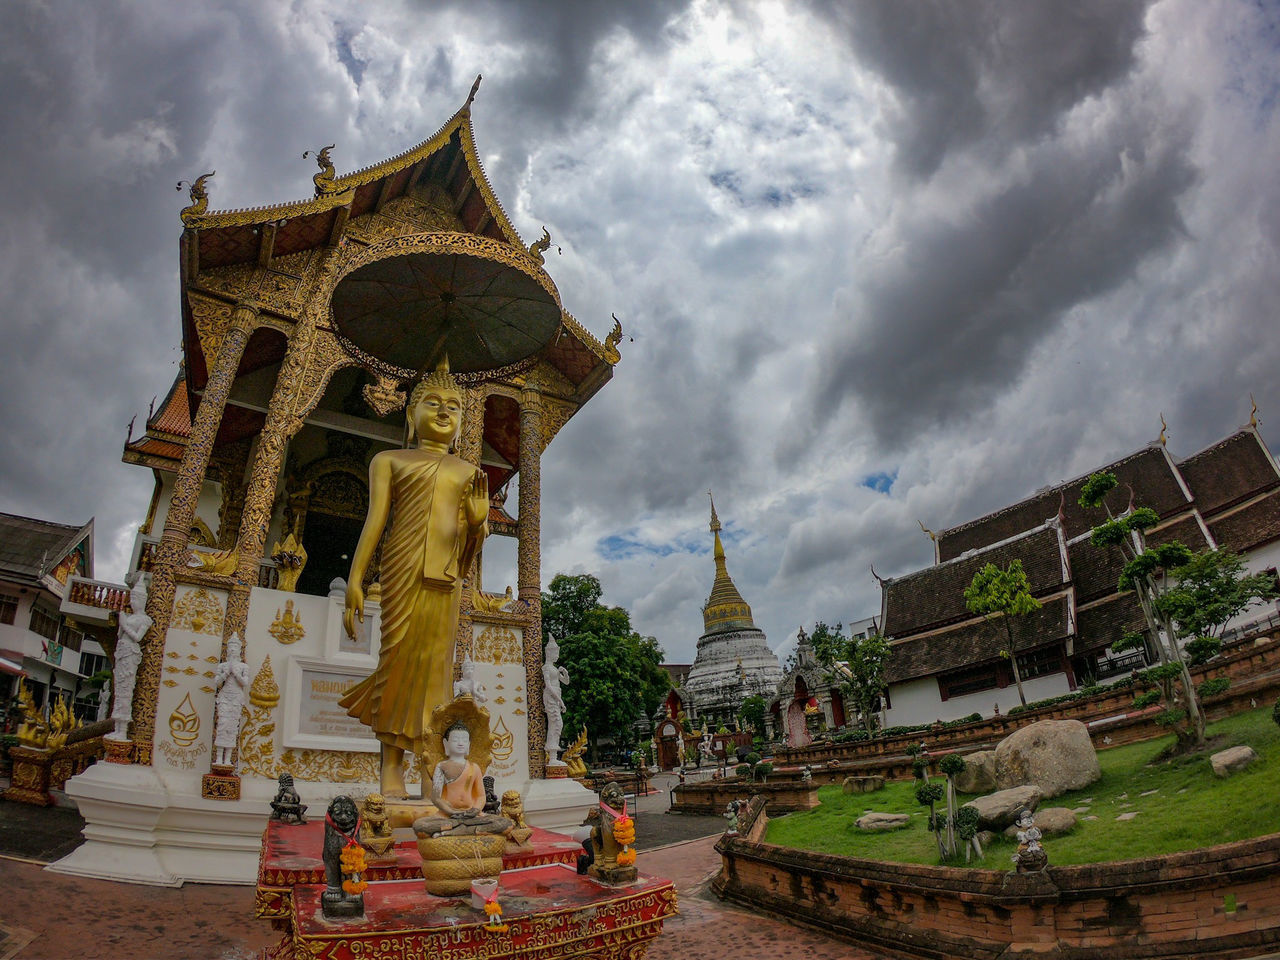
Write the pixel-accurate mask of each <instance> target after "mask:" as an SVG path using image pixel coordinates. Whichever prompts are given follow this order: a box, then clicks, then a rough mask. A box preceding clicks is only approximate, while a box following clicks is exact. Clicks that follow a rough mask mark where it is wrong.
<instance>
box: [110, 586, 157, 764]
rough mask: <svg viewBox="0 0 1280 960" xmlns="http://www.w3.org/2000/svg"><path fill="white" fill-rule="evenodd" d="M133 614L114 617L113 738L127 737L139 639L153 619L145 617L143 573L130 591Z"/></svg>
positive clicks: (140, 657)
mask: <svg viewBox="0 0 1280 960" xmlns="http://www.w3.org/2000/svg"><path fill="white" fill-rule="evenodd" d="M129 606H130V608H131V609H132V610H133V612H132V613H125V612H124V611H123V610H122V611H120V614H119V616H118V617H117V619H118V622H119V631H118V634H117V638H116V655H115V664H114V666H113V669H112V684H111V686H112V690H113V696H112V705H111V719H112V720H113V721H115V725H116V728H115V730H113V731H112V733H111V739H113V740H128V739H129V721H130V720H131V719H133V687H134V684H135V682H136V681H137V679H138V664H140V663H141V662H142V641H143V638H144V637H146V635H147V631H148V630H150V629H151V624H152V623H153V622H154V621H153V620H152V619H151V618H150V617H149V616H147V582H146V578H145V577H144V576H143V575H142V574H138V578H137V579H136V580H135V581H134V583H133V590H132V591H130V593H129Z"/></svg>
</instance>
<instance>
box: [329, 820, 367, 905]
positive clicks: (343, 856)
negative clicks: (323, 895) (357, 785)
mask: <svg viewBox="0 0 1280 960" xmlns="http://www.w3.org/2000/svg"><path fill="white" fill-rule="evenodd" d="M324 818H325V822H326V823H328V824H329V826H331V827H333V829H334V830H337V831H338V833H339V834H341V835H342V836H344V837H346V838H347V845H346V846H345V847H343V848H342V849H341V850H340V851H339V852H338V865H339V866H340V867H341V869H342V877H343V880H342V889H343V890H344V891H346V892H347V893H349V894H352V895H354V894H357V893H364V892H365V891H366V890H368V889H369V883H368V881H366V880H365V879H364V876H363V875H364V872H365V869H366V868H365V862H364V847H362V846H361V845H360V843H359V841H357V840H356V837H358V836H359V835H360V820H359V819H358V818H357V819H356V826H355V829H354V830H352V831H351V833H350V834H348V833H346V832H344V831H343V830H342V829H341V828H339V826H338V825H337V824H336V823H334V822H333V820H332V819H331V818H330V817H329V815H328V814H327V813H326V814H325V816H324Z"/></svg>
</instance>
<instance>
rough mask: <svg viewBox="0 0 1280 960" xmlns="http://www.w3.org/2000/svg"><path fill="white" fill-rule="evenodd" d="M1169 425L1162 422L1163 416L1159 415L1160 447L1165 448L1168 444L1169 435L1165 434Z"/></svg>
mask: <svg viewBox="0 0 1280 960" xmlns="http://www.w3.org/2000/svg"><path fill="white" fill-rule="evenodd" d="M1168 429H1169V425H1168V424H1167V423H1165V422H1164V414H1163V413H1162V414H1160V446H1162V447H1163V446H1167V445H1168V443H1169V435H1168V433H1167V432H1166V431H1167V430H1168Z"/></svg>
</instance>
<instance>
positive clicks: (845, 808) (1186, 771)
mask: <svg viewBox="0 0 1280 960" xmlns="http://www.w3.org/2000/svg"><path fill="white" fill-rule="evenodd" d="M1208 732H1209V736H1210V737H1211V738H1215V740H1214V742H1213V744H1212V745H1211V747H1210V749H1209V750H1208V751H1206V752H1204V753H1201V754H1198V755H1195V756H1187V757H1181V758H1177V759H1174V760H1172V761H1158V762H1153V761H1155V758H1156V757H1157V756H1158V755H1159V754H1160V753H1161V751H1163V750H1164V749H1165V748H1167V747H1168V746H1170V744H1172V742H1173V737H1172V736H1169V737H1166V738H1164V739H1161V740H1152V741H1148V742H1146V743H1135V744H1131V745H1129V746H1125V747H1116V748H1115V749H1111V750H1103V751H1100V752H1099V753H1098V761H1099V764H1100V765H1101V767H1102V779H1100V780H1098V781H1097V782H1096V783H1094V784H1092V785H1091V786H1089V787H1086V788H1085V789H1084V790H1075V791H1073V792H1071V793H1065V794H1063V795H1061V796H1059V797H1054V798H1053V799H1050V800H1045V801H1043V802H1042V803H1041V806H1043V807H1067V808H1068V809H1076V808H1080V807H1088V810H1087V811H1083V812H1078V813H1077V817H1078V818H1079V821H1080V822H1079V823H1078V824H1077V826H1076V828H1075V829H1074V830H1073V831H1071V832H1070V833H1068V834H1066V835H1064V836H1059V837H1046V838H1045V840H1044V847H1045V850H1046V851H1047V852H1048V854H1049V862H1050V864H1052V865H1058V866H1065V865H1067V864H1072V863H1098V862H1102V861H1108V860H1132V859H1136V858H1139V857H1149V856H1154V855H1157V854H1162V853H1173V852H1175V851H1179V850H1194V849H1196V848H1198V847H1207V846H1213V845H1215V844H1220V843H1229V842H1231V841H1233V840H1245V839H1248V838H1249V837H1257V836H1262V835H1263V834H1268V833H1276V832H1280V804H1277V803H1276V802H1275V798H1276V797H1277V796H1280V728H1278V727H1277V726H1276V724H1275V723H1274V722H1273V721H1272V720H1271V708H1270V706H1269V705H1268V706H1266V707H1259V708H1258V709H1256V710H1252V711H1249V712H1248V713H1242V714H1238V715H1236V716H1234V717H1229V718H1227V719H1226V720H1222V721H1219V722H1218V723H1214V724H1210V726H1209V731H1208ZM1242 743H1247V744H1248V745H1249V746H1251V747H1253V749H1254V750H1256V751H1257V752H1258V755H1259V759H1258V761H1257V762H1255V763H1254V764H1253V765H1252V766H1251V767H1250V768H1249V769H1248V770H1245V771H1244V772H1242V773H1237V774H1235V775H1234V776H1231V777H1228V778H1227V779H1225V780H1223V779H1219V778H1217V777H1215V776H1214V775H1213V770H1212V769H1210V767H1209V754H1211V753H1216V752H1217V751H1218V750H1225V749H1226V748H1227V747H1231V746H1235V745H1237V744H1242ZM934 779H935V781H940V780H941V778H938V777H935V778H934ZM1150 791H1155V792H1154V793H1152V792H1150ZM1144 794H1147V795H1146V796H1144ZM818 798H819V799H820V800H821V801H822V805H821V806H820V807H818V808H817V809H815V810H810V811H806V812H804V813H792V814H786V815H784V816H780V817H778V818H777V819H771V820H770V821H769V825H768V828H767V833H766V835H765V840H766V842H768V843H776V844H781V845H783V846H788V847H798V848H800V849H804V850H814V851H818V852H821V853H834V854H841V855H844V856H850V857H866V858H869V859H875V860H895V861H899V862H904V863H935V864H936V863H937V862H938V849H937V844H936V843H935V841H934V838H933V834H931V833H930V832H929V831H928V829H927V828H926V822H927V820H928V808H926V807H921V806H919V805H918V804H917V803H916V800H915V784H914V783H913V782H901V783H890V784H888V785H887V786H886V787H885V789H884V790H881V791H878V792H876V793H864V794H851V795H848V796H846V795H845V794H844V793H843V792H842V791H841V788H840V787H839V786H838V785H837V786H829V787H822V788H820V789H819V791H818ZM967 799H969V798H968V797H964V796H962V797H960V802H961V803H964V802H965V800H967ZM870 810H877V811H882V812H886V813H909V814H912V815H913V816H912V822H911V825H910V826H908V827H907V828H906V829H904V830H897V831H892V832H889V833H864V832H863V831H861V830H859V829H858V828H857V827H856V826H854V821H855V820H857V818H858V817H860V816H861V815H862V814H863V813H866V812H867V811H870ZM1128 812H1137V814H1138V816H1137V817H1136V818H1135V819H1133V820H1129V821H1120V822H1118V821H1117V820H1116V817H1117V816H1119V815H1120V814H1122V813H1128ZM1086 816H1093V817H1097V819H1096V820H1085V819H1084V817H1086ZM1016 849H1017V843H1016V841H1014V840H1007V839H1005V838H1004V837H1001V838H1000V839H998V840H997V841H996V842H995V843H993V844H991V845H990V846H989V847H988V848H987V849H986V851H985V853H986V855H985V857H984V858H983V860H982V861H980V862H979V861H978V860H976V858H975V860H974V861H973V863H972V866H982V867H987V868H990V869H1001V870H1007V869H1010V868H1011V866H1012V863H1011V862H1010V859H1009V858H1010V856H1012V854H1013V852H1014V851H1015V850H1016ZM962 862H963V858H962Z"/></svg>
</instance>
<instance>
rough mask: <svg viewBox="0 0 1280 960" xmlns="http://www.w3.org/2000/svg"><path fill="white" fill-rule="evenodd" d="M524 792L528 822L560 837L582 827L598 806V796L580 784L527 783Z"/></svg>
mask: <svg viewBox="0 0 1280 960" xmlns="http://www.w3.org/2000/svg"><path fill="white" fill-rule="evenodd" d="M520 792H521V794H522V795H523V797H524V818H525V821H526V822H528V823H530V824H532V825H533V826H535V827H542V828H543V829H544V830H555V831H558V832H559V833H569V832H570V831H572V830H573V829H575V828H576V827H579V826H581V825H582V821H583V820H584V819H586V816H587V811H588V810H590V809H591V808H592V807H594V806H595V805H596V802H597V797H596V795H595V794H594V793H593V792H592V791H590V790H588V789H587V788H586V787H584V786H583V785H582V784H580V783H579V782H578V781H577V780H527V781H525V784H524V788H523V789H522V790H521V791H520Z"/></svg>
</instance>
